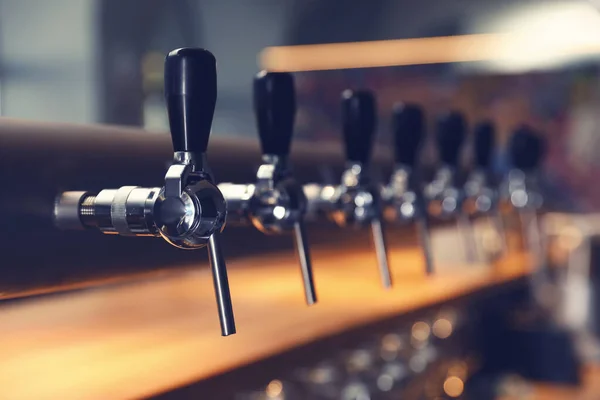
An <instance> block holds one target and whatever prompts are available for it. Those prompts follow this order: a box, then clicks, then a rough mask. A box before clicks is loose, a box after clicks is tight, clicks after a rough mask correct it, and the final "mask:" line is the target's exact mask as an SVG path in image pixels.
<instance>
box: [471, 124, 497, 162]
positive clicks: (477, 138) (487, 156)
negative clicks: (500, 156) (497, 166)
mask: <svg viewBox="0 0 600 400" xmlns="http://www.w3.org/2000/svg"><path fill="white" fill-rule="evenodd" d="M473 136H474V137H473V151H474V152H475V154H474V160H473V161H474V163H475V167H476V168H479V169H489V168H490V167H491V165H492V155H493V154H494V147H495V145H496V127H495V126H494V123H493V122H492V121H490V120H485V121H481V122H479V123H478V124H477V125H475V129H474V130H473Z"/></svg>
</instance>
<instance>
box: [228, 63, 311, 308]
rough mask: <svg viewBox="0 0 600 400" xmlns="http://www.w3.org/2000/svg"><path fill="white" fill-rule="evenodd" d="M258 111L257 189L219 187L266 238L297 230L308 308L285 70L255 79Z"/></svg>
mask: <svg viewBox="0 0 600 400" xmlns="http://www.w3.org/2000/svg"><path fill="white" fill-rule="evenodd" d="M254 112H255V115H256V125H257V130H258V135H259V138H260V144H261V148H262V152H263V156H262V160H263V163H262V165H261V166H260V167H259V168H258V171H257V173H256V182H255V183H254V184H252V185H234V184H226V185H220V186H219V187H221V188H222V189H223V191H224V193H225V197H226V198H227V199H228V200H229V199H231V200H232V201H231V202H230V204H231V207H232V208H237V210H235V211H236V212H238V214H239V215H241V216H242V219H248V220H249V221H250V222H251V223H252V224H253V225H254V226H255V227H256V228H257V229H258V230H260V231H261V232H263V233H266V234H282V233H287V232H290V231H292V232H294V239H295V243H296V249H297V252H298V259H299V262H300V269H301V273H302V279H303V281H304V293H305V297H306V302H307V304H314V303H315V302H316V301H317V296H316V291H315V287H314V282H313V273H312V265H311V259H310V251H309V247H308V241H307V238H306V228H305V226H304V216H305V214H306V209H307V200H306V197H305V195H304V191H303V189H302V186H301V185H300V184H299V183H298V182H297V181H296V180H295V179H294V177H293V174H292V171H291V169H290V167H289V165H288V156H289V153H290V146H291V141H292V136H293V131H294V119H295V115H296V94H295V88H294V78H293V76H292V75H291V74H289V73H286V72H266V71H262V72H260V73H259V74H258V75H257V76H256V77H255V78H254Z"/></svg>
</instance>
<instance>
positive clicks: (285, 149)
mask: <svg viewBox="0 0 600 400" xmlns="http://www.w3.org/2000/svg"><path fill="white" fill-rule="evenodd" d="M254 113H255V114H256V126H257V129H258V136H259V137H260V144H261V147H262V151H263V154H273V155H279V156H286V155H288V154H289V153H290V144H291V142H292V134H293V132H294V119H295V117H296V92H295V89H294V77H293V76H292V74H290V73H288V72H266V71H262V72H259V73H258V75H256V77H255V78H254Z"/></svg>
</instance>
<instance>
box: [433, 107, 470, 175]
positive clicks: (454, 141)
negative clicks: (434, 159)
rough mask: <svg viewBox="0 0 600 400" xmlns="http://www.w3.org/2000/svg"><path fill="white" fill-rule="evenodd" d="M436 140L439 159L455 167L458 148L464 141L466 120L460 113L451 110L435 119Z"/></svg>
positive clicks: (457, 159) (458, 153)
mask: <svg viewBox="0 0 600 400" xmlns="http://www.w3.org/2000/svg"><path fill="white" fill-rule="evenodd" d="M436 128H437V129H436V140H437V147H438V153H439V156H440V161H441V162H442V163H443V164H446V165H449V166H451V167H457V166H458V161H459V156H460V149H461V147H462V145H463V142H464V141H465V136H466V131H467V122H466V120H465V117H464V116H463V114H462V113H460V112H458V111H452V112H449V113H447V114H444V115H442V116H440V117H439V118H438V120H437V127H436Z"/></svg>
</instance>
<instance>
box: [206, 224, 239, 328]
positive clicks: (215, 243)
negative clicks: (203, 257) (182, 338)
mask: <svg viewBox="0 0 600 400" xmlns="http://www.w3.org/2000/svg"><path fill="white" fill-rule="evenodd" d="M208 257H209V260H210V266H211V268H212V275H213V284H214V286H215V295H216V297H217V308H218V312H219V320H220V321H221V335H223V336H229V335H233V334H234V333H235V319H234V315H233V306H232V304H231V294H230V293H229V280H228V279H227V267H226V266H225V258H224V257H223V252H222V250H221V243H220V240H219V233H213V234H212V236H211V237H210V239H209V240H208Z"/></svg>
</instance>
